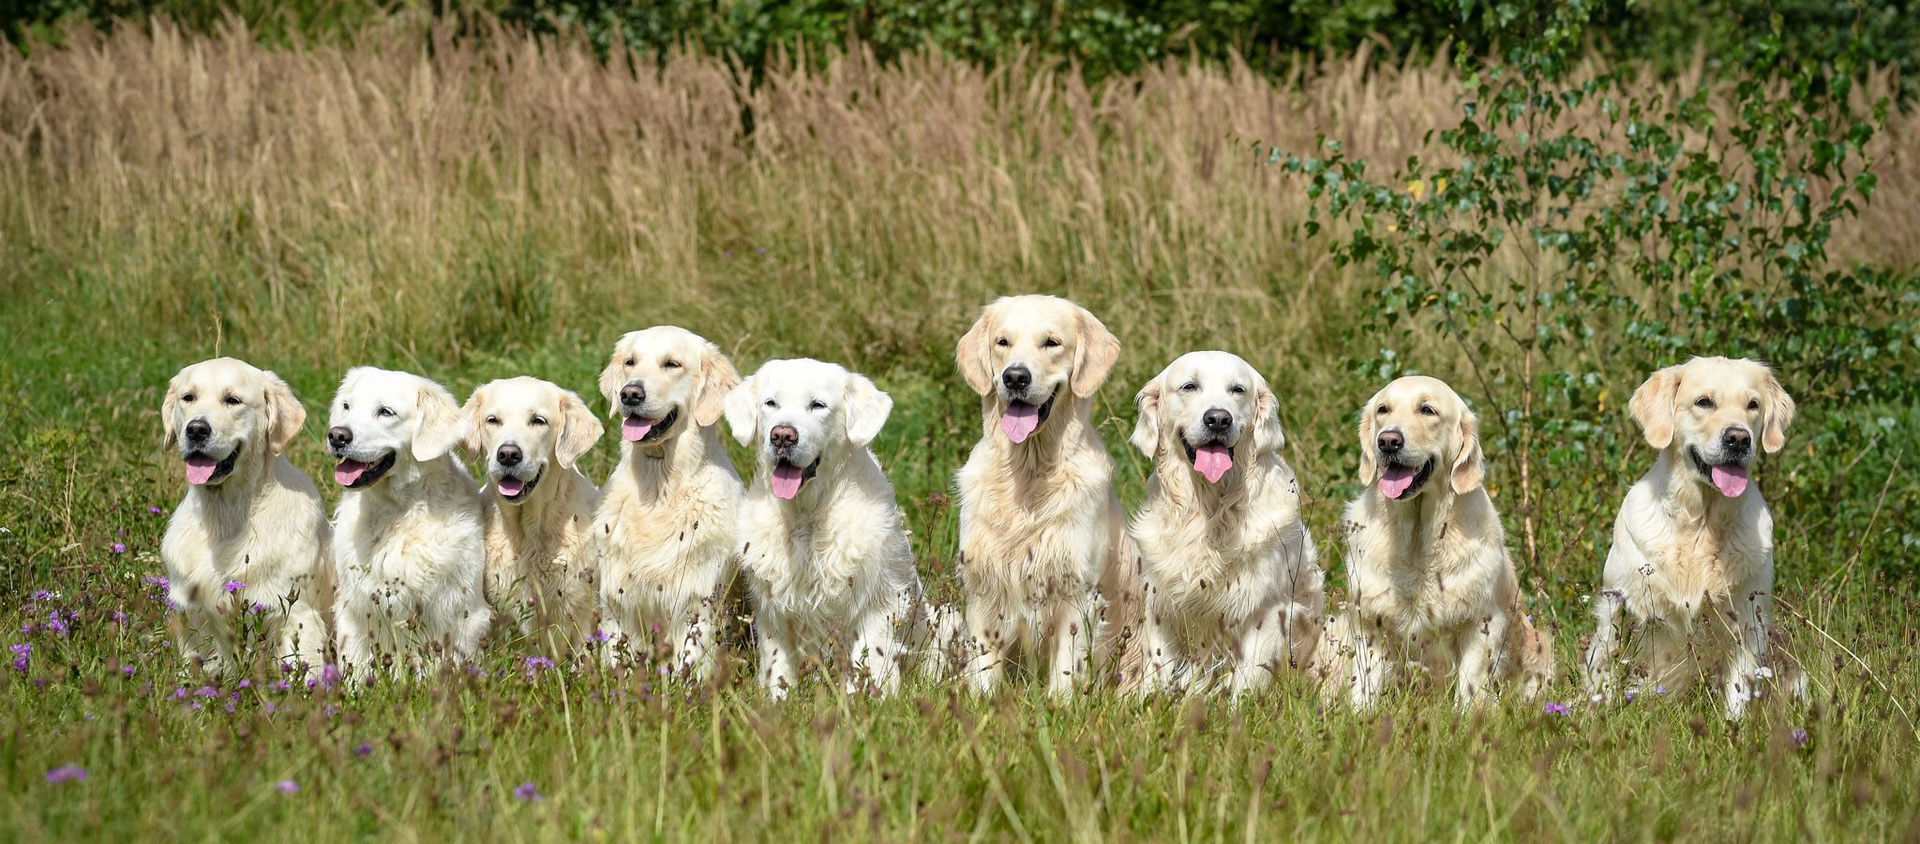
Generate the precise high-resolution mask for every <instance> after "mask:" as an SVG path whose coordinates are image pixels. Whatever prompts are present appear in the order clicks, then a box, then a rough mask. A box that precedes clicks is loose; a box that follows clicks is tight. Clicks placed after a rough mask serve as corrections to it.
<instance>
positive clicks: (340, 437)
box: [327, 425, 353, 448]
mask: <svg viewBox="0 0 1920 844" xmlns="http://www.w3.org/2000/svg"><path fill="white" fill-rule="evenodd" d="M352 442H353V431H352V430H351V429H349V428H348V427H347V426H345V425H335V426H333V427H331V428H328V429H327V444H328V445H331V446H333V447H334V448H346V447H347V446H348V444H350V443H352Z"/></svg>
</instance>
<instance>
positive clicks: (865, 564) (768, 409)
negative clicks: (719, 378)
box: [727, 360, 925, 699]
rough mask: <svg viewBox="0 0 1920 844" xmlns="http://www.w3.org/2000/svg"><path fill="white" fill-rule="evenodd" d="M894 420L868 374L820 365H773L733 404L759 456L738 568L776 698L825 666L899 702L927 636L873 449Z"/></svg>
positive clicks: (735, 418)
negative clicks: (917, 640)
mask: <svg viewBox="0 0 1920 844" xmlns="http://www.w3.org/2000/svg"><path fill="white" fill-rule="evenodd" d="M892 410H893V400H892V399H891V398H888V396H887V394H886V393H883V392H880V390H879V389H878V388H876V387H875V386H874V384H873V382H872V381H870V380H868V379H867V378H866V376H864V375H856V374H854V373H851V372H848V371H847V370H845V369H843V368H841V367H839V366H837V365H835V364H831V363H822V362H820V361H817V360H774V361H768V362H767V363H766V364H765V365H764V366H762V367H760V370H759V371H758V372H755V373H754V374H753V375H752V376H751V377H749V378H747V380H746V381H745V382H743V383H741V384H740V386H739V387H736V388H735V389H734V390H733V392H731V393H729V394H728V395H727V425H728V427H730V428H732V429H733V436H734V439H736V440H738V441H739V442H740V444H741V445H743V446H748V447H750V448H752V449H753V450H754V457H755V460H754V462H755V466H756V469H755V474H754V478H753V483H752V484H751V485H749V486H748V487H747V494H746V501H745V503H744V504H743V505H742V506H741V512H740V543H741V550H740V561H741V571H742V573H743V574H744V575H745V576H746V582H747V589H748V592H749V594H750V596H751V598H752V602H753V627H754V633H755V637H754V638H755V639H756V641H757V642H758V643H759V649H760V683H761V685H762V686H763V687H764V688H765V689H766V690H767V692H768V694H770V695H772V696H773V697H774V698H776V699H778V698H784V697H786V695H787V692H788V690H789V689H790V688H792V687H793V685H794V684H795V683H796V682H798V680H799V675H800V673H802V672H804V671H805V670H806V668H807V667H808V666H811V665H816V664H817V665H820V666H823V667H826V668H828V669H844V670H845V671H846V672H847V674H846V682H847V686H848V688H849V690H850V691H851V690H852V689H854V688H856V687H858V686H859V685H861V684H867V685H870V686H871V687H872V688H873V689H875V690H876V691H877V692H878V693H879V694H881V695H883V696H884V695H889V694H892V693H893V692H894V690H895V689H897V688H898V687H899V683H900V664H901V663H902V662H904V661H906V659H907V656H908V654H907V650H908V647H909V645H910V644H911V643H909V642H908V641H907V638H906V637H907V634H908V632H909V631H912V630H915V629H916V628H924V626H925V625H924V624H923V623H922V620H923V618H924V613H923V611H922V603H923V602H922V598H921V594H922V593H921V588H920V574H919V572H918V571H917V570H915V568H914V561H913V550H912V548H910V547H909V546H908V543H907V531H906V528H905V526H904V525H903V520H902V517H901V514H900V506H899V504H898V503H897V502H896V501H895V500H894V495H893V484H892V483H889V482H888V481H887V476H886V473H884V472H882V471H881V469H880V461H879V460H877V459H875V458H874V456H873V452H872V451H871V450H869V449H868V448H867V446H868V445H869V444H870V443H872V442H873V438H874V437H875V436H878V435H879V433H880V428H881V426H883V425H885V424H886V422H887V415H888V414H889V413H891V412H892Z"/></svg>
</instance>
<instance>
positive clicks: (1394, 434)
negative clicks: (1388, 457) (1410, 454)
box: [1380, 431, 1407, 454]
mask: <svg viewBox="0 0 1920 844" xmlns="http://www.w3.org/2000/svg"><path fill="white" fill-rule="evenodd" d="M1406 444H1407V438H1406V437H1405V436H1403V435H1402V434H1401V433H1400V432H1399V431H1382V432H1380V453H1381V454H1397V453H1399V451H1400V449H1401V448H1402V447H1403V446H1405V445H1406Z"/></svg>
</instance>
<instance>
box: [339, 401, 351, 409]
mask: <svg viewBox="0 0 1920 844" xmlns="http://www.w3.org/2000/svg"><path fill="white" fill-rule="evenodd" d="M340 409H341V410H352V409H353V408H351V407H349V406H347V403H346V402H341V403H340Z"/></svg>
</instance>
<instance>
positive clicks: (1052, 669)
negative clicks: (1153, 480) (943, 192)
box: [956, 296, 1141, 695]
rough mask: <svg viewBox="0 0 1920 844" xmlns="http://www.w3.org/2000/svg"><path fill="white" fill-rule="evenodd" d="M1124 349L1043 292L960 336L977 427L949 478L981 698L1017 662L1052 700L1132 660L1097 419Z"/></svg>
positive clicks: (972, 675)
mask: <svg viewBox="0 0 1920 844" xmlns="http://www.w3.org/2000/svg"><path fill="white" fill-rule="evenodd" d="M1119 357H1120V341H1119V340H1117V339H1115V338H1114V336H1113V334H1112V333H1111V332H1109V331H1107V328H1106V326H1105V325H1103V324H1101V322H1100V320H1099V319H1097V318H1095V317H1094V315H1093V314H1091V313H1089V312H1088V311H1087V310H1086V309H1085V308H1082V307H1080V306H1079V305H1076V304H1074V303H1072V302H1069V301H1066V300H1064V299H1057V298H1054V297H1051V296H1014V297H1008V298H1003V299H999V300H997V301H995V302H993V303H992V304H990V305H988V306H987V307H986V310H985V311H984V312H983V313H981V315H980V318H979V320H978V321H977V322H975V323H974V324H973V327H972V328H970V329H968V331H967V333H966V335H965V336H964V337H962V338H960V344H959V348H958V349H957V351H956V358H957V359H958V362H959V367H960V373H961V375H963V376H964V377H965V378H966V381H967V385H968V386H970V387H972V388H973V390H974V392H977V393H979V394H980V407H981V416H982V421H983V427H984V428H985V430H984V431H983V435H982V437H981V439H980V441H979V443H978V444H976V445H975V446H974V448H973V454H972V456H970V457H969V458H968V459H967V462H966V465H965V466H963V467H962V468H961V469H960V474H959V477H958V479H957V481H958V486H959V493H960V569H961V577H962V581H963V586H964V594H965V596H966V620H967V628H968V631H969V633H970V634H971V636H972V638H973V644H972V647H973V648H974V649H975V652H974V654H973V655H972V657H971V659H970V660H969V662H968V666H967V669H966V670H967V676H968V678H969V680H970V682H971V683H972V686H973V688H974V689H975V690H976V691H978V692H981V693H987V692H991V691H992V690H994V689H995V688H996V687H997V686H998V685H999V682H1000V678H1001V675H1002V674H1003V672H1004V670H1005V666H1006V664H1007V662H1008V661H1009V660H1010V659H1014V658H1022V659H1023V660H1024V661H1025V662H1026V663H1027V664H1029V665H1032V666H1034V667H1035V670H1036V671H1040V670H1044V671H1045V674H1046V677H1047V688H1048V690H1049V691H1050V692H1051V693H1053V694H1055V695H1063V694H1070V693H1072V692H1073V691H1074V690H1075V689H1076V688H1077V686H1078V683H1079V680H1080V678H1081V676H1082V675H1083V674H1085V673H1087V672H1088V670H1089V667H1090V664H1098V665H1100V666H1102V669H1103V670H1104V669H1105V668H1106V667H1108V666H1111V665H1116V664H1117V665H1118V667H1119V668H1120V670H1121V671H1122V672H1123V673H1125V674H1127V675H1129V676H1131V674H1132V672H1133V671H1136V670H1137V668H1138V656H1139V654H1138V651H1139V647H1138V638H1139V636H1140V630H1139V628H1140V600H1141V598H1140V589H1141V587H1140V575H1139V571H1138V568H1137V567H1136V565H1135V564H1134V562H1133V553H1132V548H1131V547H1130V541H1129V540H1128V538H1127V535H1126V513H1125V511H1124V510H1122V509H1121V507H1120V499H1119V498H1118V497H1116V496H1115V495H1114V492H1113V460H1112V458H1111V457H1109V456H1108V454H1107V449H1106V446H1105V445H1104V444H1103V443H1102V442H1101V441H1100V435H1099V433H1098V432H1097V431H1096V430H1095V429H1094V424H1093V418H1092V415H1093V394H1094V391H1096V390H1098V389H1099V388H1100V385H1101V383H1103V382H1104V381H1106V379H1107V374H1108V373H1109V372H1110V371H1111V370H1112V369H1113V365H1114V363H1115V361H1117V360H1119ZM1042 663H1044V667H1042Z"/></svg>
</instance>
